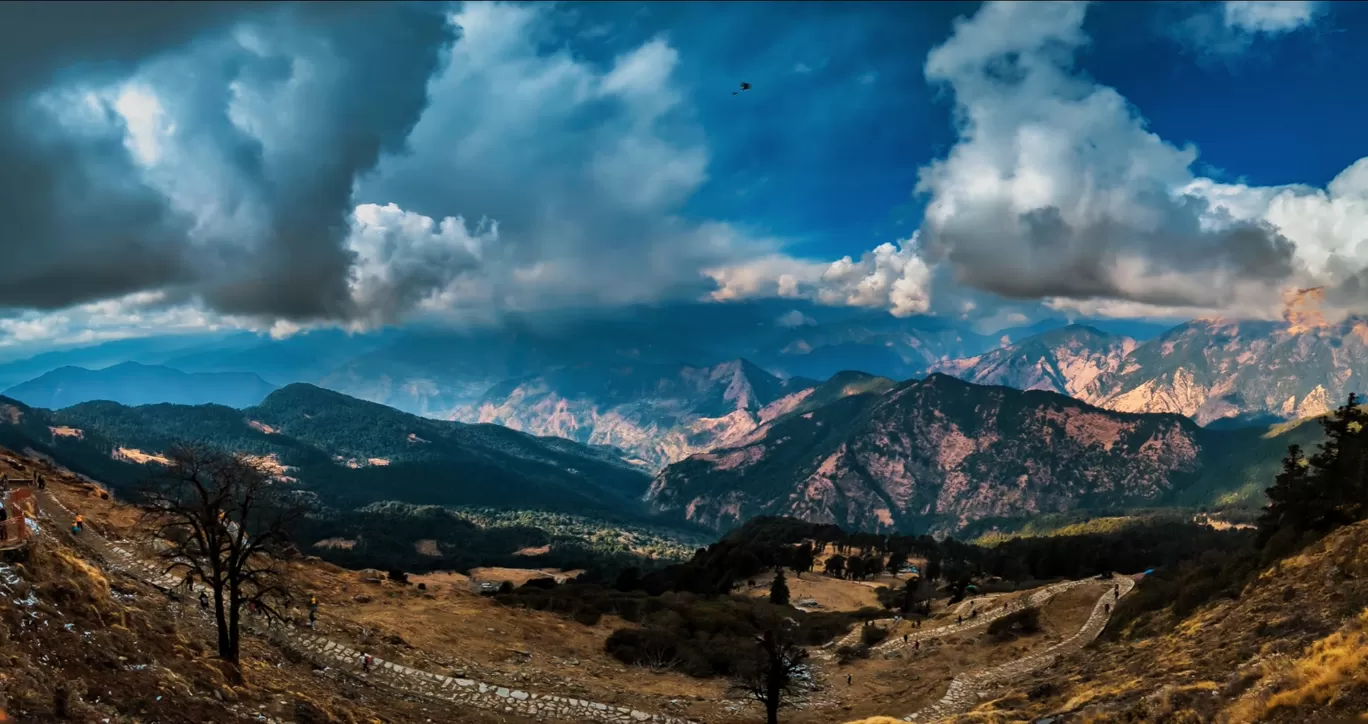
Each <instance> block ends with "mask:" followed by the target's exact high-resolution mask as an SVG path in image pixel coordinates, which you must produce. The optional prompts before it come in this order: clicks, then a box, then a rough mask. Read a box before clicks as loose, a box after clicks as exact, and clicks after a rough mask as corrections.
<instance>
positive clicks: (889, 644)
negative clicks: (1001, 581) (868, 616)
mask: <svg viewBox="0 0 1368 724" xmlns="http://www.w3.org/2000/svg"><path fill="white" fill-rule="evenodd" d="M1094 582H1095V581H1093V580H1092V579H1084V580H1081V581H1064V582H1063V583H1055V584H1053V585H1049V586H1046V587H1044V588H1042V589H1040V590H1038V591H1036V592H1035V593H1032V594H1031V595H1030V596H1027V597H1026V599H1025V600H1020V599H1019V600H1017V601H1015V602H1013V603H1009V604H1007V605H1006V607H1005V608H1004V607H1003V606H1000V605H999V606H997V607H995V608H994V607H992V604H990V603H983V598H982V597H980V598H977V599H974V602H976V603H978V604H980V605H982V606H984V608H981V609H979V611H980V613H979V615H978V616H975V617H974V618H966V619H964V622H963V623H952V624H946V625H944V626H937V627H935V628H928V629H913V630H911V631H909V632H908V635H907V640H906V641H903V638H902V636H900V635H899V636H890V637H888V638H887V639H885V640H884V641H883V642H882V643H880V644H878V645H876V646H874V647H873V648H871V649H870V651H872V652H874V653H876V654H884V653H889V652H892V651H896V650H898V649H900V648H903V647H905V646H911V645H912V644H913V643H914V642H917V641H931V640H933V639H938V638H943V637H946V636H954V635H955V634H959V633H964V632H965V631H969V630H972V629H976V628H979V627H981V626H987V625H988V624H990V623H992V622H993V621H996V620H997V619H999V618H1002V617H1003V616H1006V615H1007V614H1010V613H1013V612H1015V611H1020V610H1021V609H1023V608H1026V607H1027V606H1041V605H1044V604H1045V603H1046V602H1048V601H1049V600H1050V599H1052V598H1054V597H1055V596H1058V595H1059V594H1061V593H1064V592H1065V591H1068V590H1071V589H1074V588H1077V587H1079V586H1083V585H1087V584H1089V583H1094ZM990 600H991V599H990ZM967 603H969V602H968V601H966V602H964V603H961V604H960V609H964V610H965V611H967V610H968V609H965V608H964V607H965V604H967ZM957 610H958V609H957ZM895 621H896V619H892V618H885V619H879V620H877V621H875V622H874V623H876V624H880V623H882V624H892V623H894V622H895ZM859 642H860V627H859V626H856V627H855V628H854V629H853V630H852V631H851V632H850V633H849V634H846V636H845V637H844V638H842V639H840V640H839V641H837V642H836V643H835V644H827V645H826V646H825V647H823V650H821V651H817V652H814V653H813V658H814V659H818V660H821V661H833V660H835V658H836V654H835V650H836V649H838V648H840V647H842V646H854V645H855V644H858V643H859Z"/></svg>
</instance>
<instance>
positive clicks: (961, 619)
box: [955, 615, 964, 623]
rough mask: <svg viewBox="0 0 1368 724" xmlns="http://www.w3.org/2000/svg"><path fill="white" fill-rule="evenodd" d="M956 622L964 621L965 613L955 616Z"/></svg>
mask: <svg viewBox="0 0 1368 724" xmlns="http://www.w3.org/2000/svg"><path fill="white" fill-rule="evenodd" d="M955 623H964V616H963V615H960V616H956V617H955Z"/></svg>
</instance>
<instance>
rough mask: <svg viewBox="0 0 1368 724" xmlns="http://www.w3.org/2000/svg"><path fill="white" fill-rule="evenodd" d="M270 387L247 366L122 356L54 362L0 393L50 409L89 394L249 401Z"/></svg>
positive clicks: (146, 400) (126, 399)
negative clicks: (103, 362) (105, 361)
mask: <svg viewBox="0 0 1368 724" xmlns="http://www.w3.org/2000/svg"><path fill="white" fill-rule="evenodd" d="M275 389H276V388H275V385H272V384H270V383H269V382H267V381H266V380H263V379H261V377H259V376H257V375H256V374H253V373H251V372H196V373H186V372H182V371H180V370H177V369H172V368H170V367H167V366H164V365H145V364H140V363H138V362H123V363H121V364H116V365H113V366H110V367H105V368H104V369H98V370H90V369H86V368H84V367H59V368H58V369H55V370H53V371H51V372H48V373H46V374H43V375H41V376H39V377H36V378H34V379H32V380H29V381H28V382H24V383H21V384H18V385H15V386H14V387H11V388H9V389H7V390H5V391H4V395H5V396H6V397H10V398H13V399H15V400H19V401H20V402H23V403H25V404H28V405H31V406H33V407H46V408H49V409H54V410H55V409H60V408H63V407H70V406H71V405H75V404H79V403H82V402H90V401H92V400H110V401H113V402H118V403H120V404H124V405H147V404H152V403H158V402H168V403H174V404H178V405H205V404H216V405H226V406H228V407H250V406H252V405H255V404H257V403H259V402H261V401H262V400H263V399H265V398H266V395H268V394H270V393H271V392H272V391H273V390H275Z"/></svg>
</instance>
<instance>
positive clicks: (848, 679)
mask: <svg viewBox="0 0 1368 724" xmlns="http://www.w3.org/2000/svg"><path fill="white" fill-rule="evenodd" d="M852 681H853V680H852V679H851V677H850V674H846V686H852V684H851V682H852Z"/></svg>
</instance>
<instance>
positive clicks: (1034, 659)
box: [903, 577, 1135, 722]
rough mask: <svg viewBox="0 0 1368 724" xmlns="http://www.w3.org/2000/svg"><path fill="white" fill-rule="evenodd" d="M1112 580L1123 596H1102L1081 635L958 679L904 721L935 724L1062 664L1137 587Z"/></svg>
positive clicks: (1123, 580)
mask: <svg viewBox="0 0 1368 724" xmlns="http://www.w3.org/2000/svg"><path fill="white" fill-rule="evenodd" d="M1113 580H1114V581H1115V585H1118V586H1120V587H1121V588H1120V595H1119V596H1118V595H1114V594H1113V593H1112V591H1111V590H1108V591H1107V592H1106V593H1104V594H1102V596H1101V597H1100V598H1098V599H1097V603H1096V604H1095V605H1094V606H1093V610H1092V614H1091V615H1089V616H1088V620H1087V621H1086V622H1084V624H1083V627H1082V628H1080V629H1079V630H1078V633H1076V634H1074V635H1073V636H1070V637H1069V638H1067V639H1064V640H1063V641H1061V642H1059V643H1057V644H1055V645H1054V646H1051V647H1050V648H1048V649H1046V650H1044V651H1042V652H1040V653H1038V654H1032V655H1030V656H1026V657H1023V658H1020V659H1017V660H1015V661H1011V662H1008V663H1006V664H1003V665H1001V666H995V667H993V668H991V669H981V670H979V671H974V672H968V673H964V674H960V675H959V676H956V677H955V678H954V680H952V681H951V682H950V687H949V689H947V690H946V692H945V696H943V697H941V700H940V701H938V702H936V703H935V704H932V705H931V706H928V707H926V708H925V709H922V710H921V711H918V712H917V713H915V714H911V715H909V716H907V717H905V718H904V719H903V721H914V722H934V721H937V720H939V719H943V718H945V717H949V716H953V715H955V714H962V713H964V712H966V711H968V710H970V709H972V708H973V707H974V706H975V705H976V704H978V702H979V701H980V700H981V699H982V698H983V696H984V695H986V694H987V693H988V692H989V691H991V690H993V689H995V688H998V687H1001V686H1003V685H1004V684H1006V683H1008V682H1010V681H1011V680H1013V679H1016V678H1017V677H1020V676H1024V675H1026V674H1029V673H1031V672H1032V671H1038V670H1040V669H1043V668H1045V667H1047V666H1050V665H1051V664H1053V663H1055V662H1056V661H1059V659H1060V658H1061V657H1064V656H1067V655H1069V654H1072V653H1074V652H1076V651H1078V650H1080V649H1082V648H1083V647H1084V646H1086V645H1088V643H1090V642H1091V641H1092V640H1093V639H1095V638H1097V636H1098V634H1101V633H1102V629H1103V628H1105V627H1106V625H1107V621H1108V620H1109V619H1110V618H1111V612H1112V611H1113V610H1115V608H1116V602H1117V601H1118V600H1120V597H1121V596H1124V595H1126V594H1127V593H1130V592H1131V589H1133V588H1135V580H1134V579H1132V578H1129V577H1126V578H1116V579H1113ZM1093 582H1095V581H1091V580H1087V581H1073V583H1078V584H1083V583H1093ZM1061 585H1062V584H1061ZM1047 590H1049V589H1042V590H1041V591H1040V592H1039V593H1044V592H1045V591H1047ZM1032 598H1033V599H1034V598H1035V596H1034V595H1033V596H1032ZM1033 605H1035V604H1033ZM980 618H981V617H980Z"/></svg>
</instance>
